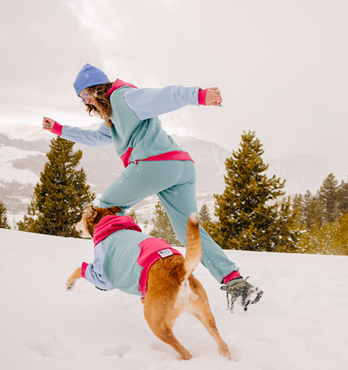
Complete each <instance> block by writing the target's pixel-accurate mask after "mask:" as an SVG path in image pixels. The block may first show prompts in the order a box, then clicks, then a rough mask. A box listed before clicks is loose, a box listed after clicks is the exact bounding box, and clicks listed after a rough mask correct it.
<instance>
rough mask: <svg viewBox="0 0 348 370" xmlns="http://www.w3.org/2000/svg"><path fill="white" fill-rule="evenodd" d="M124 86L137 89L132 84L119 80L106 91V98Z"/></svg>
mask: <svg viewBox="0 0 348 370" xmlns="http://www.w3.org/2000/svg"><path fill="white" fill-rule="evenodd" d="M124 86H129V87H134V88H135V89H137V87H136V86H134V85H133V84H131V83H129V82H124V81H122V80H120V79H119V78H118V79H117V80H116V81H115V82H114V84H113V85H112V88H111V89H110V90H109V91H108V96H110V95H111V94H112V93H113V92H114V91H115V90H117V89H119V88H121V87H124Z"/></svg>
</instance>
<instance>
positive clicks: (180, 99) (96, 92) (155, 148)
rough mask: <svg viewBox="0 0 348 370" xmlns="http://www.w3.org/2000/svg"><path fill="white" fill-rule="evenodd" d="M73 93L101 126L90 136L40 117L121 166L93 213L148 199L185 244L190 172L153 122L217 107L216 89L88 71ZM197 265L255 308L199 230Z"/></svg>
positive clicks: (191, 199) (192, 196) (191, 198)
mask: <svg viewBox="0 0 348 370" xmlns="http://www.w3.org/2000/svg"><path fill="white" fill-rule="evenodd" d="M74 89H75V92H76V95H77V96H78V97H79V98H81V99H82V101H83V102H84V104H85V105H86V109H87V112H88V113H89V114H93V113H94V114H96V115H98V116H100V117H101V118H102V119H103V120H104V121H103V122H102V123H101V125H100V127H99V128H98V130H83V129H81V128H78V127H71V126H67V125H64V126H63V125H61V124H59V123H57V122H56V121H55V120H53V119H51V118H47V117H45V118H44V120H43V128H44V129H45V130H48V131H51V132H52V133H54V134H57V135H59V136H60V137H61V138H63V139H66V140H69V141H72V142H77V143H80V144H84V145H88V146H104V145H111V144H114V146H115V148H116V151H117V154H118V155H119V156H120V157H121V160H122V162H123V164H124V167H125V169H124V171H123V172H122V174H121V175H120V176H119V177H118V178H117V179H116V180H115V181H114V182H113V183H112V184H111V185H110V186H109V187H108V188H107V189H106V190H105V192H104V193H103V195H102V197H101V199H100V202H99V206H100V207H101V208H107V207H113V206H119V207H121V209H122V212H123V213H124V211H125V210H127V209H128V208H130V207H132V206H133V205H134V204H136V203H138V202H140V201H141V200H143V199H144V198H146V197H149V196H150V195H153V194H157V196H158V197H159V199H160V201H161V202H162V204H163V206H164V208H165V210H166V212H167V214H168V217H169V219H170V222H171V224H172V226H173V229H174V232H175V234H176V236H177V238H178V239H179V241H180V242H181V243H182V244H183V245H185V243H186V240H185V239H186V225H187V220H188V217H189V215H190V214H191V213H193V212H196V213H197V214H198V209H197V201H196V169H195V164H194V162H193V160H192V158H191V157H190V155H189V153H187V152H186V151H185V150H183V149H182V148H180V147H179V146H178V145H177V144H176V143H175V142H174V140H173V139H172V138H171V137H170V136H169V135H167V133H166V132H165V131H164V130H163V129H162V125H161V121H160V120H159V118H158V116H159V115H161V114H165V113H168V112H171V111H174V110H177V109H179V108H182V107H184V106H186V105H197V106H198V105H210V106H219V105H221V103H222V98H221V93H220V91H219V89H218V88H216V87H214V88H208V89H204V90H202V89H200V88H199V87H183V86H167V87H165V88H163V89H152V88H144V89H138V88H137V87H136V86H134V85H133V84H131V83H127V82H124V81H122V80H119V79H117V80H116V81H115V82H114V83H112V82H110V81H109V78H108V77H107V76H106V74H105V73H104V72H103V71H101V70H100V69H99V68H96V67H94V66H92V65H90V64H86V65H85V66H83V67H82V69H81V70H80V72H79V73H78V75H77V77H76V80H75V83H74ZM200 237H201V244H202V252H203V253H202V263H203V265H204V266H205V267H206V268H207V269H208V270H209V271H210V273H211V274H212V276H213V277H214V278H215V279H216V280H217V281H218V282H219V283H220V284H224V285H223V287H222V289H223V290H225V291H227V292H228V293H229V294H231V297H232V299H233V300H232V302H234V300H236V299H237V301H238V302H239V303H240V304H241V305H242V306H243V307H244V310H246V309H247V307H248V305H249V304H252V303H256V302H258V300H259V299H260V298H261V296H262V293H263V292H262V291H261V290H260V289H259V288H257V287H255V286H253V285H251V284H250V283H248V282H246V281H245V280H244V279H243V277H242V276H241V275H240V273H239V271H238V270H239V268H238V267H237V266H236V265H235V264H234V263H233V262H232V261H230V260H229V259H228V258H227V256H226V255H225V253H224V252H223V250H222V249H221V248H220V247H219V246H218V245H217V244H216V243H215V242H214V241H213V239H212V238H211V237H210V236H209V235H208V234H207V233H206V232H205V231H204V229H203V228H202V227H200Z"/></svg>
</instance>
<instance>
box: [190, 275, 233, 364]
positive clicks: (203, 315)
mask: <svg viewBox="0 0 348 370" xmlns="http://www.w3.org/2000/svg"><path fill="white" fill-rule="evenodd" d="M190 287H191V289H192V291H193V292H194V294H192V295H191V296H190V303H189V307H188V308H187V309H186V310H185V311H186V312H188V313H191V314H192V315H193V316H195V317H196V318H197V319H198V320H199V321H200V322H201V323H202V324H203V325H204V327H205V328H206V329H207V331H208V333H209V334H210V335H211V336H212V337H213V339H214V341H215V343H216V344H217V345H218V350H219V353H220V355H222V356H224V357H227V358H228V359H229V360H231V353H230V351H229V349H228V346H227V344H226V343H225V342H224V341H223V340H222V338H221V336H220V334H219V331H218V329H217V327H216V323H215V318H214V316H213V314H212V312H211V310H210V307H209V302H208V297H207V293H206V292H205V290H204V288H203V286H202V284H201V283H200V282H199V281H198V280H197V279H196V278H195V277H194V276H191V277H190Z"/></svg>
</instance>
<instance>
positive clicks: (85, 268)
mask: <svg viewBox="0 0 348 370" xmlns="http://www.w3.org/2000/svg"><path fill="white" fill-rule="evenodd" d="M87 266H88V263H86V262H82V266H81V277H83V278H85V279H86V270H87Z"/></svg>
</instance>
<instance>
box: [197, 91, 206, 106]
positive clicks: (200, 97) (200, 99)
mask: <svg viewBox="0 0 348 370" xmlns="http://www.w3.org/2000/svg"><path fill="white" fill-rule="evenodd" d="M206 95H207V89H204V90H199V91H198V103H199V105H207V104H206V103H205V97H206Z"/></svg>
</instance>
